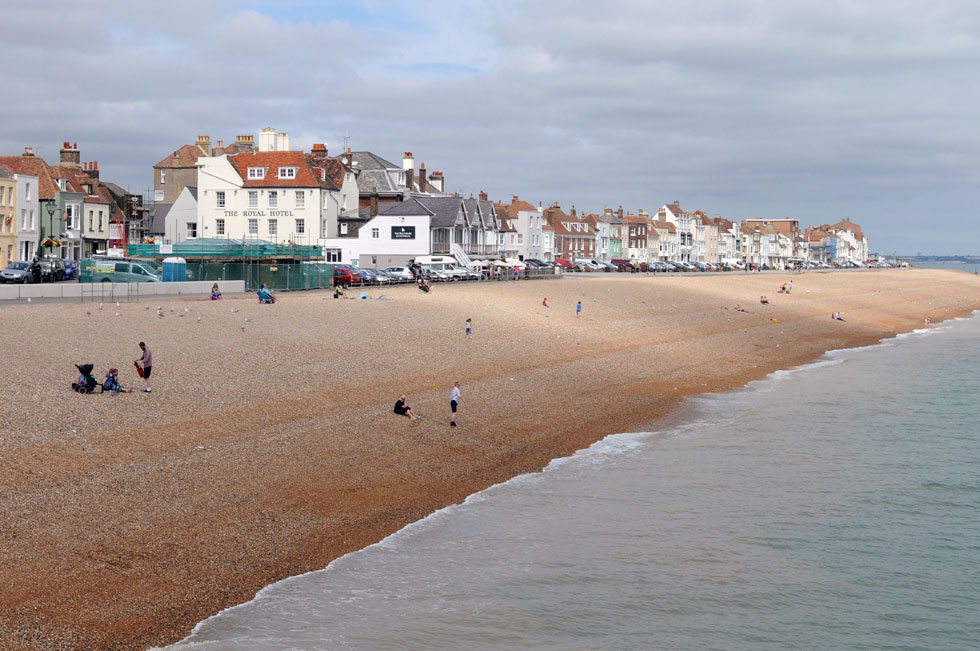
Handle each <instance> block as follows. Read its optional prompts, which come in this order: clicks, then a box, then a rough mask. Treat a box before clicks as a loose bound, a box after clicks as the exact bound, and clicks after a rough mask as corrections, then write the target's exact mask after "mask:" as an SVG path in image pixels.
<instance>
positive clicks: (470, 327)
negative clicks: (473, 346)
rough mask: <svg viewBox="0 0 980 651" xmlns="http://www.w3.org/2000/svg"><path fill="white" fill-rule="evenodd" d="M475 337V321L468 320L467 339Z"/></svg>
mask: <svg viewBox="0 0 980 651" xmlns="http://www.w3.org/2000/svg"><path fill="white" fill-rule="evenodd" d="M472 336H473V319H466V338H467V339H469V338H471V337H472Z"/></svg>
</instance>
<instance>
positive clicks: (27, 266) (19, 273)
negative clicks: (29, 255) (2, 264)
mask: <svg viewBox="0 0 980 651" xmlns="http://www.w3.org/2000/svg"><path fill="white" fill-rule="evenodd" d="M30 279H31V263H30V262H11V263H10V264H9V265H7V268H6V269H4V270H3V271H0V283H27V282H30Z"/></svg>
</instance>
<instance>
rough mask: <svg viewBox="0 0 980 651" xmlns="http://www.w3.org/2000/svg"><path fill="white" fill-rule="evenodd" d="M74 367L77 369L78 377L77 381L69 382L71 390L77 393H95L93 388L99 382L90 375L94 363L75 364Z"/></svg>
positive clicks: (97, 385)
mask: <svg viewBox="0 0 980 651" xmlns="http://www.w3.org/2000/svg"><path fill="white" fill-rule="evenodd" d="M75 368H77V369H78V372H79V373H80V376H79V378H78V382H72V383H71V390H72V391H77V392H78V393H95V389H96V387H99V383H98V381H97V380H96V379H95V378H94V377H93V376H92V369H93V368H94V365H93V364H75ZM99 388H101V387H99Z"/></svg>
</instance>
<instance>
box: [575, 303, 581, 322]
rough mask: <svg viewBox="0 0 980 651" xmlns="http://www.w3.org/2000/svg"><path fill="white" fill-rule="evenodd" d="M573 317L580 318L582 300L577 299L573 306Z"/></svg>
mask: <svg viewBox="0 0 980 651" xmlns="http://www.w3.org/2000/svg"><path fill="white" fill-rule="evenodd" d="M575 318H576V319H581V318H582V301H579V302H578V305H576V306H575Z"/></svg>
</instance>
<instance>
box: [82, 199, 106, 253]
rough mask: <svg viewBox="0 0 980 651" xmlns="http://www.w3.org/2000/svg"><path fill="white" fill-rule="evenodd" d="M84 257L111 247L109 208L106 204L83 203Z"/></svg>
mask: <svg viewBox="0 0 980 651" xmlns="http://www.w3.org/2000/svg"><path fill="white" fill-rule="evenodd" d="M82 238H83V239H84V241H85V246H84V249H85V250H84V251H83V252H82V255H84V256H89V255H91V254H94V253H95V252H96V251H104V250H105V249H106V248H107V247H108V245H109V206H108V205H106V204H104V203H90V202H88V201H85V202H83V203H82Z"/></svg>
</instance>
